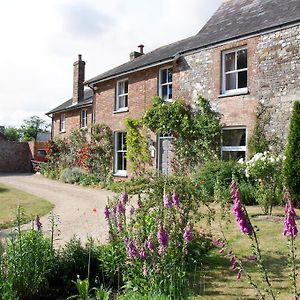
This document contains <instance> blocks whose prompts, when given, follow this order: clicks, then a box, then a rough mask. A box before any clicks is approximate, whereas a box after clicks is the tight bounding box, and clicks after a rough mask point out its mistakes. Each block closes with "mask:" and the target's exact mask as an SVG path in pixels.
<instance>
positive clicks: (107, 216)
mask: <svg viewBox="0 0 300 300" xmlns="http://www.w3.org/2000/svg"><path fill="white" fill-rule="evenodd" d="M109 215H110V212H109V209H108V206H107V205H106V206H105V209H104V217H105V219H106V220H108V219H109Z"/></svg>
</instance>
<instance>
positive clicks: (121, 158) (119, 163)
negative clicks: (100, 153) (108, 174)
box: [117, 152, 123, 171]
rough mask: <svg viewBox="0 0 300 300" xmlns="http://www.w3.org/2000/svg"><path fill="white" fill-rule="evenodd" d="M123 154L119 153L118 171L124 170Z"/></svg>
mask: <svg viewBox="0 0 300 300" xmlns="http://www.w3.org/2000/svg"><path fill="white" fill-rule="evenodd" d="M122 160H123V152H118V153H117V170H118V171H119V170H123V163H122Z"/></svg>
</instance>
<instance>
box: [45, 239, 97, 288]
mask: <svg viewBox="0 0 300 300" xmlns="http://www.w3.org/2000/svg"><path fill="white" fill-rule="evenodd" d="M99 252H100V248H99V247H98V246H96V245H95V244H94V242H93V241H92V240H90V241H89V242H88V243H87V244H86V245H85V246H83V245H82V244H81V242H80V240H79V239H78V238H76V237H73V238H72V239H71V240H70V241H69V242H67V243H66V245H65V246H64V248H62V249H61V250H60V251H58V252H57V253H56V256H55V263H54V264H53V265H52V270H51V274H50V276H49V284H50V286H52V287H53V286H54V287H55V286H56V287H60V288H62V289H63V290H64V291H65V292H67V293H73V292H74V291H75V287H74V284H73V283H72V281H74V280H76V278H77V276H79V277H80V278H87V277H88V276H89V280H90V282H91V283H92V285H95V279H96V277H99V278H100V279H102V277H103V276H102V271H101V266H100V262H99V260H98V256H99Z"/></svg>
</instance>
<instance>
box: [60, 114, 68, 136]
mask: <svg viewBox="0 0 300 300" xmlns="http://www.w3.org/2000/svg"><path fill="white" fill-rule="evenodd" d="M59 132H66V115H65V114H64V113H61V114H60V117H59Z"/></svg>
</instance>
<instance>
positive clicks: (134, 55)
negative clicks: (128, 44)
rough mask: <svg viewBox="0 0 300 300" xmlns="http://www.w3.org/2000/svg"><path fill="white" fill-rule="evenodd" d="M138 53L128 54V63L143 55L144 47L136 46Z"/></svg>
mask: <svg viewBox="0 0 300 300" xmlns="http://www.w3.org/2000/svg"><path fill="white" fill-rule="evenodd" d="M138 47H139V48H140V52H137V51H133V52H131V53H130V54H129V58H130V61H132V60H134V59H135V58H137V57H139V56H141V55H143V54H144V45H138Z"/></svg>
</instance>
